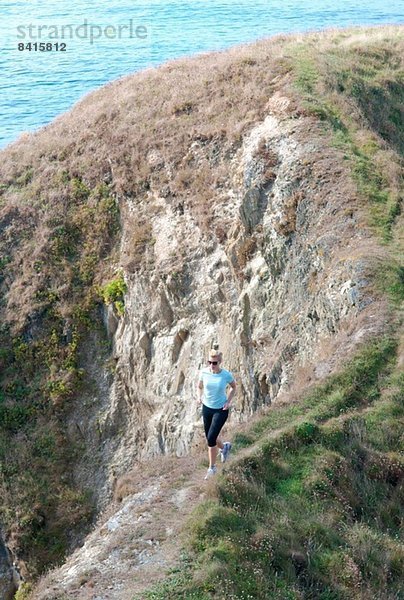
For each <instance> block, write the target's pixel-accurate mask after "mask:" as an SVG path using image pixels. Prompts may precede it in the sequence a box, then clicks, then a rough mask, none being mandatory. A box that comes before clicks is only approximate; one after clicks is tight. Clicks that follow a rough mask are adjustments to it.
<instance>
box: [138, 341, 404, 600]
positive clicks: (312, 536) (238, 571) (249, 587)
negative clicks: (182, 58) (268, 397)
mask: <svg viewBox="0 0 404 600" xmlns="http://www.w3.org/2000/svg"><path fill="white" fill-rule="evenodd" d="M401 351H402V348H401ZM396 361H397V344H396V342H395V341H394V340H393V339H391V338H384V339H381V340H378V341H376V342H374V343H372V344H370V345H368V346H367V347H365V348H363V349H362V351H361V352H360V353H359V354H358V355H357V357H356V358H355V359H354V360H353V361H352V362H351V363H350V364H349V365H347V366H346V368H345V369H344V370H343V371H342V372H341V373H340V374H338V375H336V376H334V377H332V378H331V379H329V380H328V381H327V382H326V383H325V384H323V385H321V386H319V387H316V388H315V389H313V390H312V391H310V392H309V393H308V394H306V395H304V396H303V397H302V398H300V399H299V401H295V402H292V403H289V404H285V405H283V406H274V407H273V409H271V411H270V412H269V413H268V416H267V417H266V418H264V419H260V420H258V421H257V422H255V423H254V425H253V426H252V427H250V428H246V430H245V431H243V432H242V433H239V434H237V435H236V437H235V440H234V441H235V446H234V447H235V453H236V458H235V459H234V460H233V461H232V463H231V465H229V467H228V468H227V469H226V470H225V472H224V474H223V475H221V476H220V477H219V479H218V481H217V483H216V485H215V486H214V487H212V489H211V498H210V499H209V500H207V501H206V502H205V503H204V504H202V505H200V506H199V507H198V509H197V510H196V512H195V513H194V515H193V518H192V519H191V521H190V522H189V523H188V525H187V528H186V531H185V532H184V541H183V544H184V555H183V561H182V566H181V568H179V569H177V570H175V572H173V573H171V574H170V576H169V578H168V579H167V581H166V582H165V583H164V584H160V585H159V586H157V587H155V588H154V589H153V590H152V591H150V592H149V593H147V594H142V596H141V597H142V598H143V599H146V598H147V599H149V600H152V599H153V600H163V599H164V600H165V599H166V598H186V599H191V598H193V599H198V600H207V599H208V598H226V599H234V600H235V599H237V600H239V599H240V600H241V599H243V600H244V599H248V598H251V599H252V598H254V599H261V600H265V599H268V598H274V599H275V598H278V599H279V600H286V599H290V600H292V599H296V600H297V599H301V598H313V599H314V598H316V599H318V600H320V599H321V600H342V599H352V598H355V599H356V598H357V599H359V598H361V599H362V598H363V599H365V598H378V599H382V598H383V599H391V600H393V599H397V600H398V598H401V597H402V594H403V593H404V586H403V581H402V572H403V567H404V545H403V543H402V539H401V534H402V524H403V517H404V508H403V507H404V502H403V500H404V487H403V484H404V481H403V475H404V457H403V455H402V449H403V446H402V424H403V415H404V406H403V404H404V403H403V399H404V376H403V372H402V370H401V371H400V369H399V368H398V367H397V364H396ZM400 451H401V454H400Z"/></svg>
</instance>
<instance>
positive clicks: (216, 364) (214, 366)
mask: <svg viewBox="0 0 404 600" xmlns="http://www.w3.org/2000/svg"><path fill="white" fill-rule="evenodd" d="M220 362H221V361H220V356H212V357H211V358H210V359H209V360H208V364H209V369H210V372H211V373H219V371H220Z"/></svg>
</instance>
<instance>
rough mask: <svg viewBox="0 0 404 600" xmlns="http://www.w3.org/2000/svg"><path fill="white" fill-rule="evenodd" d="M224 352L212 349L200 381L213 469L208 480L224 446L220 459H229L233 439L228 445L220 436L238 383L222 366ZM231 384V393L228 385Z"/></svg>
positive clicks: (214, 471)
mask: <svg viewBox="0 0 404 600" xmlns="http://www.w3.org/2000/svg"><path fill="white" fill-rule="evenodd" d="M221 362H222V353H221V352H219V350H218V349H214V350H210V352H209V358H208V365H209V366H208V367H206V368H205V369H202V370H201V372H200V374H199V381H198V402H199V404H200V403H201V402H202V395H203V405H202V417H203V425H204V428H205V435H206V439H207V441H208V456H209V468H208V472H207V473H206V477H205V479H209V477H211V476H212V475H214V474H215V473H216V472H217V467H216V458H217V452H218V448H220V458H221V461H222V462H226V460H227V457H228V456H229V452H230V450H231V444H230V442H225V443H224V444H223V443H222V441H221V440H220V439H219V438H218V435H219V433H220V431H221V429H222V427H223V425H224V424H225V422H226V421H227V417H228V416H229V406H230V403H231V401H232V399H233V396H234V394H235V391H236V382H235V381H234V377H233V375H232V374H231V373H230V371H226V369H222V368H221V366H220V365H221ZM228 385H229V386H230V387H231V390H230V392H229V394H228V395H227V393H226V389H227V386H228Z"/></svg>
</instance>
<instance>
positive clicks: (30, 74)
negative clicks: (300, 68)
mask: <svg viewBox="0 0 404 600" xmlns="http://www.w3.org/2000/svg"><path fill="white" fill-rule="evenodd" d="M0 9H1V13H0V14H1V21H0V36H1V38H0V39H1V48H2V50H1V55H0V89H1V95H0V119H1V120H0V147H4V146H5V145H6V144H8V143H10V142H11V141H13V140H15V139H16V138H17V137H18V135H19V134H20V133H22V132H24V131H32V130H35V129H37V128H38V127H40V126H41V125H44V124H46V123H49V122H50V121H51V120H52V119H53V118H54V117H55V116H56V115H58V114H60V113H62V112H64V111H66V110H67V109H69V108H70V107H71V106H72V105H73V104H74V103H75V102H76V101H77V100H78V99H79V98H80V97H81V96H83V95H84V94H85V93H87V92H89V91H90V90H93V89H95V88H97V87H99V86H101V85H103V84H105V83H106V82H108V81H111V80H113V79H116V78H118V77H122V76H124V75H127V74H129V73H133V72H134V71H137V70H139V69H143V68H147V67H152V66H155V65H158V64H161V63H163V62H165V61H167V60H170V59H173V58H177V57H180V56H184V55H193V54H196V53H198V52H204V51H209V50H220V49H223V48H227V47H229V46H232V45H235V44H239V43H243V42H248V41H253V40H256V39H259V38H263V37H269V36H271V35H274V34H276V33H287V32H298V31H299V32H300V31H309V30H319V29H324V28H330V27H347V26H352V25H365V24H371V25H376V24H382V23H392V24H397V23H403V22H404V0H390V2H388V3H386V2H385V0H366V2H364V1H363V0H337V1H336V0H322V1H319V0H318V1H317V0H283V1H280V0H238V1H237V0H191V1H185V0H168V1H162V0H148V1H144V0H139V1H136V0H133V1H130V0H119V1H118V0H115V1H114V0H97V2H94V1H89V0H70V1H68V0H29V2H27V0H15V1H12V0H10V1H8V2H0Z"/></svg>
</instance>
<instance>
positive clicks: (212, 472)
mask: <svg viewBox="0 0 404 600" xmlns="http://www.w3.org/2000/svg"><path fill="white" fill-rule="evenodd" d="M216 473H217V467H216V465H213V467H209V469H208V472H207V473H206V475H205V479H209V478H210V477H212V476H213V475H216Z"/></svg>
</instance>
